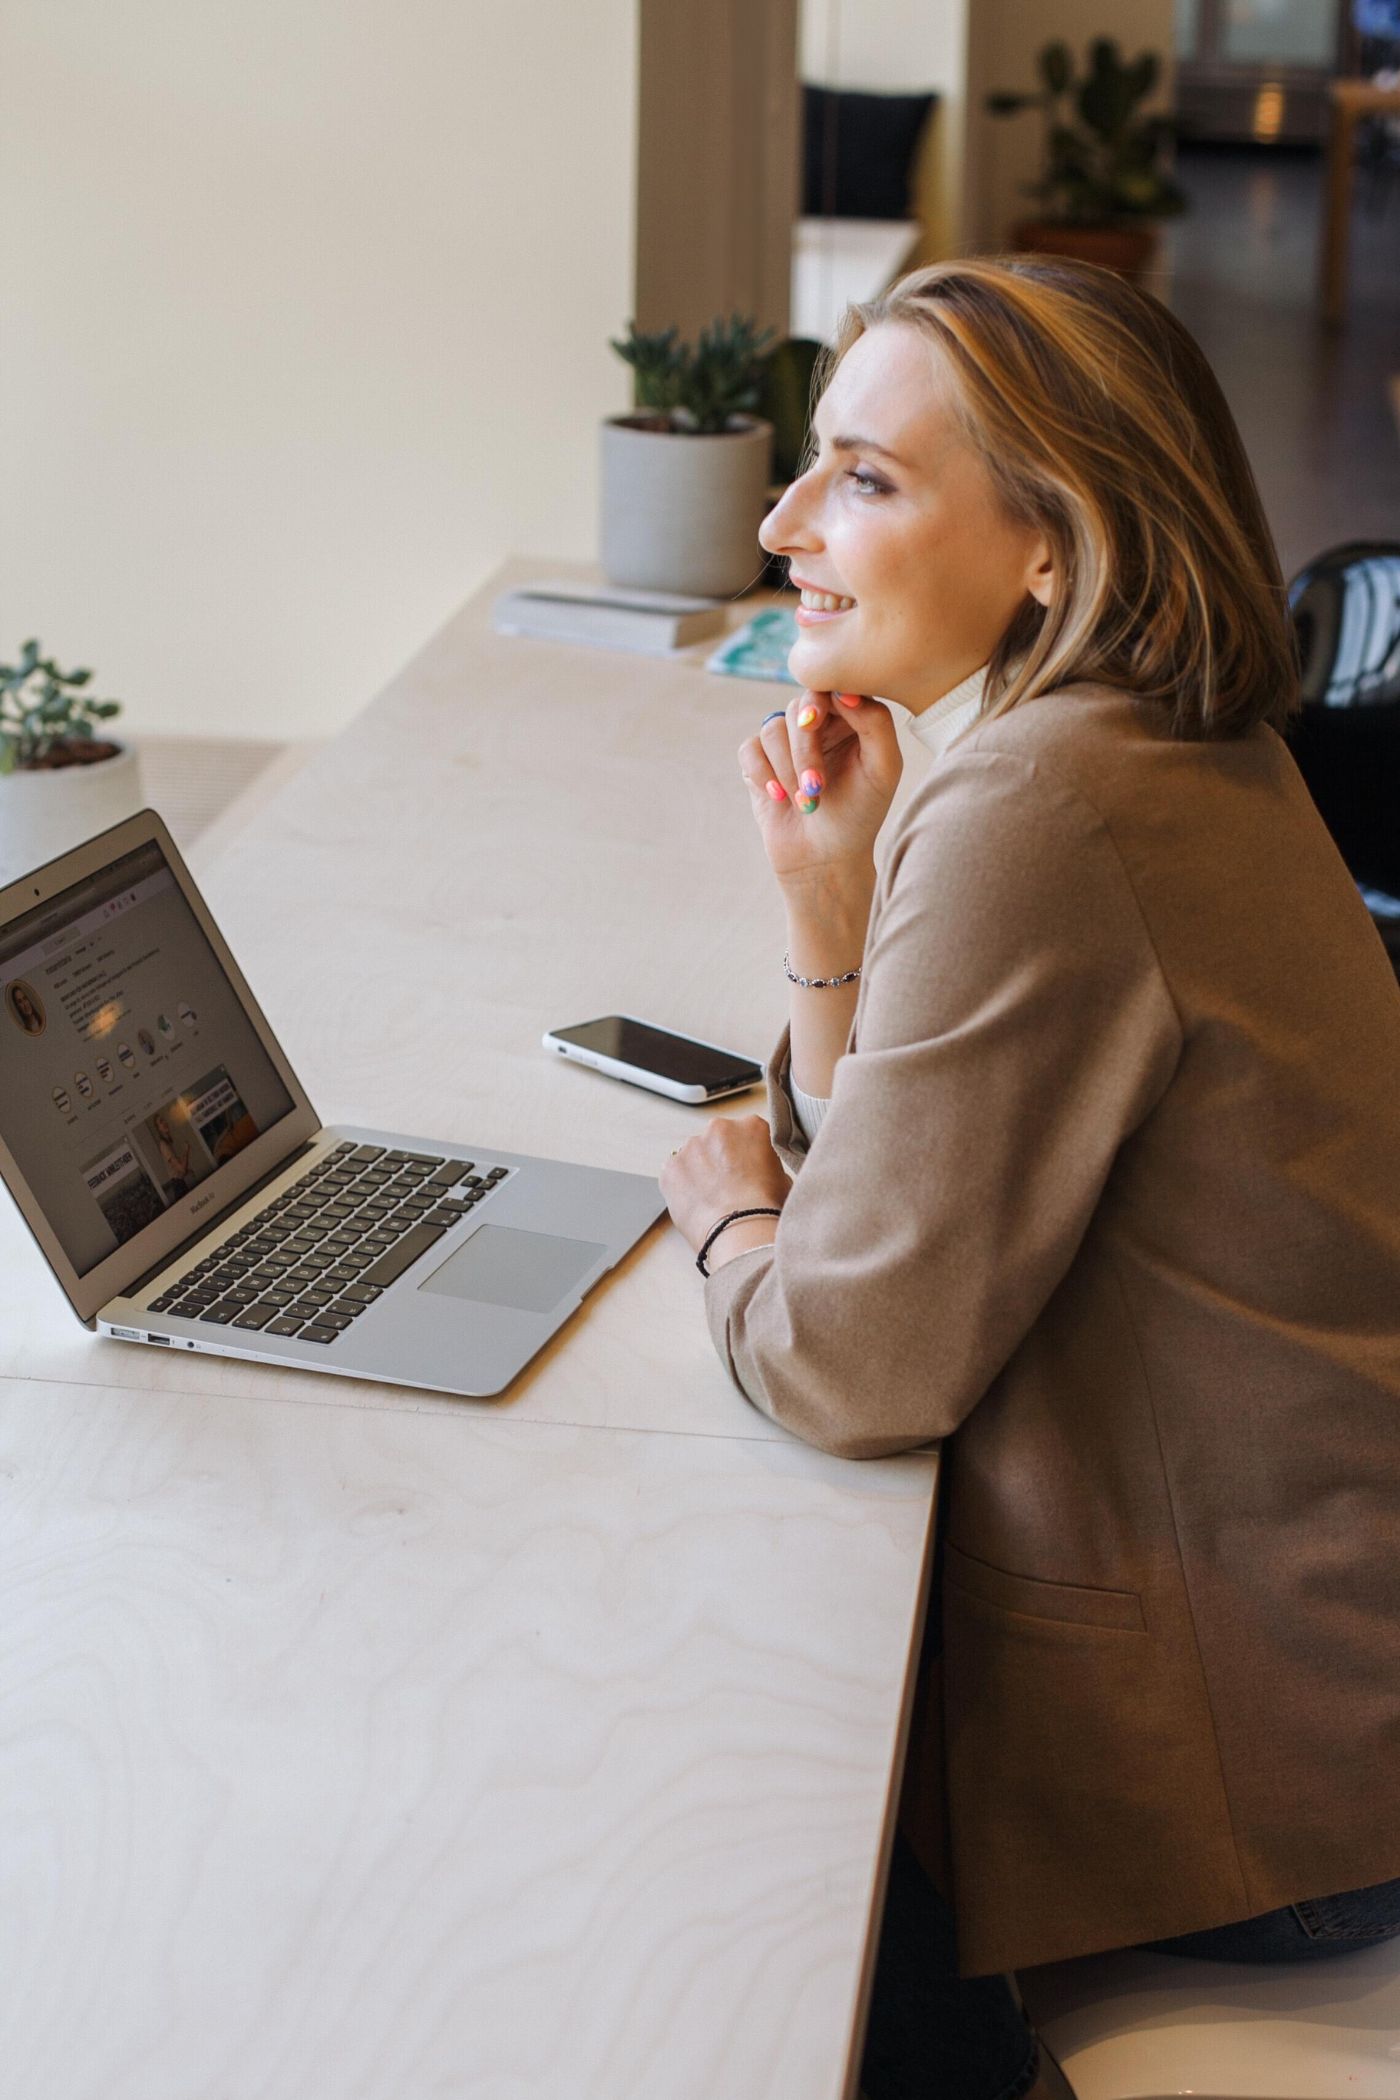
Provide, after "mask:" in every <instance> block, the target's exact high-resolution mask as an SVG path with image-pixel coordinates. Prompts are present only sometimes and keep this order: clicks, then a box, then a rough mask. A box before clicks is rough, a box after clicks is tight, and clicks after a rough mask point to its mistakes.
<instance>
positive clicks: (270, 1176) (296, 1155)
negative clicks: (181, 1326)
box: [117, 1130, 324, 1298]
mask: <svg viewBox="0 0 1400 2100" xmlns="http://www.w3.org/2000/svg"><path fill="white" fill-rule="evenodd" d="M323 1135H324V1132H323V1131H320V1130H318V1131H317V1133H316V1136H315V1137H311V1138H308V1139H307V1140H306V1142H305V1144H304V1145H298V1146H297V1149H296V1151H295V1152H289V1153H288V1154H287V1156H286V1158H285V1159H279V1160H278V1162H277V1164H276V1166H275V1167H269V1168H268V1170H267V1172H266V1173H265V1174H261V1175H259V1177H258V1179H257V1180H256V1181H254V1182H251V1183H250V1184H249V1186H248V1187H247V1188H246V1189H244V1190H243V1192H242V1194H241V1195H238V1196H235V1197H234V1199H233V1201H232V1202H231V1203H226V1204H225V1205H224V1207H223V1209H222V1210H221V1211H218V1212H216V1213H215V1215H214V1216H213V1217H212V1218H201V1219H200V1221H199V1224H198V1226H197V1227H196V1228H195V1230H194V1231H193V1232H191V1233H188V1234H187V1235H186V1236H185V1238H184V1239H183V1240H181V1242H180V1244H179V1246H178V1247H172V1248H171V1250H170V1252H169V1253H168V1254H163V1255H162V1256H161V1258H160V1260H159V1261H158V1262H155V1263H153V1264H152V1266H151V1267H150V1268H149V1269H147V1270H145V1271H144V1273H143V1274H142V1275H140V1276H138V1277H136V1279H135V1280H134V1282H132V1283H128V1284H126V1285H125V1286H124V1287H123V1288H122V1289H121V1290H120V1291H118V1292H117V1296H118V1297H119V1298H134V1297H135V1296H136V1295H137V1293H138V1292H139V1291H144V1290H145V1289H146V1287H147V1285H148V1284H152V1283H154V1282H155V1280H156V1278H157V1277H158V1276H162V1275H164V1273H165V1271H166V1270H167V1269H173V1268H174V1266H175V1264H176V1262H179V1261H183V1260H184V1258H185V1256H186V1255H187V1254H188V1253H189V1251H190V1249H191V1248H192V1247H197V1246H198V1245H199V1243H200V1241H201V1240H205V1239H208V1237H209V1235H210V1233H211V1232H214V1231H215V1230H216V1229H217V1228H218V1227H219V1226H220V1225H222V1224H223V1222H224V1220H225V1218H231V1217H232V1216H233V1214H234V1212H235V1211H236V1210H241V1209H242V1208H243V1206H244V1204H245V1203H246V1202H247V1201H248V1199H249V1197H250V1196H256V1195H257V1194H258V1193H259V1191H260V1190H262V1189H265V1188H266V1187H267V1185H268V1183H269V1182H270V1181H275V1180H276V1179H277V1176H278V1175H279V1174H285V1173H286V1171H287V1169H288V1167H292V1166H295V1165H296V1163H297V1161H298V1160H299V1159H305V1157H306V1155H307V1153H308V1152H311V1151H313V1150H314V1149H315V1146H316V1144H317V1142H318V1140H319V1139H320V1138H321V1137H322V1136H323Z"/></svg>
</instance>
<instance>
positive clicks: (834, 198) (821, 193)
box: [802, 87, 938, 219]
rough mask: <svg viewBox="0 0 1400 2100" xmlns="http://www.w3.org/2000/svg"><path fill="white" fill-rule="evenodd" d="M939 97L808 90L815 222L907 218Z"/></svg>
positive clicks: (807, 189)
mask: <svg viewBox="0 0 1400 2100" xmlns="http://www.w3.org/2000/svg"><path fill="white" fill-rule="evenodd" d="M937 100H938V97H937V95H865V94H855V93H851V92H848V91H847V90H845V89H838V88H824V87H804V88H803V90H802V103H803V109H802V126H803V129H802V144H803V151H802V210H803V214H804V216H805V217H807V218H821V219H907V218H909V217H910V216H911V213H910V209H909V190H910V184H911V182H912V180H913V172H914V155H915V153H916V151H917V150H918V144H919V139H920V137H921V135H922V133H923V128H924V125H925V124H926V123H927V122H928V117H929V112H930V110H932V108H933V107H934V105H935V103H936V102H937Z"/></svg>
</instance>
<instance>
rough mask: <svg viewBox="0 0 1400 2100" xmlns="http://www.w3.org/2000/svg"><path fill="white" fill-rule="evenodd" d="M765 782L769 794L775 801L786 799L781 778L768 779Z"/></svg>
mask: <svg viewBox="0 0 1400 2100" xmlns="http://www.w3.org/2000/svg"><path fill="white" fill-rule="evenodd" d="M765 784H766V786H767V789H768V792H769V794H770V795H771V796H772V797H773V800H774V801H775V802H786V801H787V789H786V788H785V787H784V786H783V783H782V782H781V780H770V781H768V782H766V783H765Z"/></svg>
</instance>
